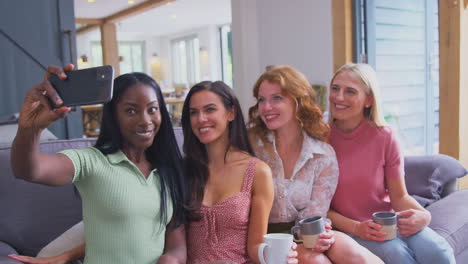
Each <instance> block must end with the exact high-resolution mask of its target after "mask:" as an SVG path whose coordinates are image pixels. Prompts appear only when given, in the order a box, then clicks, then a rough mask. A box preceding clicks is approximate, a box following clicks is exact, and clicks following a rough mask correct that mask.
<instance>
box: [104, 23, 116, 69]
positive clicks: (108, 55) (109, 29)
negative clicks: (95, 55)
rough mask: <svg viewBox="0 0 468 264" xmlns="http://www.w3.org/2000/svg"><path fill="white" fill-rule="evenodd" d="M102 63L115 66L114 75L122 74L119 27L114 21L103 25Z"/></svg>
mask: <svg viewBox="0 0 468 264" xmlns="http://www.w3.org/2000/svg"><path fill="white" fill-rule="evenodd" d="M101 45H102V64H103V65H112V66H113V67H114V76H115V77H117V76H119V75H120V66H119V45H118V42H117V27H116V25H115V24H114V23H105V24H102V25H101Z"/></svg>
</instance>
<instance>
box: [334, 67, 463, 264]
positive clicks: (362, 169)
mask: <svg viewBox="0 0 468 264" xmlns="http://www.w3.org/2000/svg"><path fill="white" fill-rule="evenodd" d="M378 89H379V88H378V82H377V75H376V73H375V71H374V70H373V69H372V68H371V67H370V66H369V65H367V64H353V63H350V64H346V65H344V66H342V67H341V68H340V69H339V70H338V71H337V72H336V73H335V75H334V77H333V78H332V80H331V84H330V95H329V103H330V114H331V117H330V125H331V135H330V144H331V145H332V146H333V148H334V149H335V151H336V154H337V158H338V164H339V167H340V177H339V181H338V187H337V190H336V193H335V196H334V197H333V201H332V204H331V210H330V212H329V217H330V218H331V219H332V221H333V223H334V225H335V226H336V227H337V228H338V229H340V230H342V231H344V232H346V233H348V234H349V235H350V236H352V237H353V238H354V239H355V240H356V241H357V242H358V243H359V244H361V245H363V246H364V247H366V248H368V249H369V250H370V251H372V252H373V253H374V254H376V255H377V256H379V257H380V258H381V259H382V260H383V261H384V262H385V263H455V258H454V256H453V250H452V248H451V247H450V246H449V245H448V243H447V242H446V241H445V240H444V239H443V238H442V237H441V236H439V235H438V234H437V233H435V232H434V231H433V230H431V229H430V228H429V227H427V225H428V224H429V222H430V221H431V214H430V213H429V212H428V211H427V210H425V209H424V208H423V207H422V206H421V205H419V203H418V202H417V201H416V200H415V199H413V198H412V197H411V196H410V195H409V194H408V192H407V190H406V186H405V179H404V170H403V154H402V153H401V151H400V148H399V145H398V142H397V139H396V135H395V133H394V132H393V131H392V129H391V128H390V127H388V126H387V125H386V123H385V121H384V119H383V116H382V112H381V108H380V107H381V106H380V103H379V97H378V94H377V92H378ZM379 211H388V212H391V211H396V214H397V215H398V216H399V219H398V224H397V225H398V232H399V235H398V236H397V238H395V239H393V240H385V236H386V235H387V234H386V233H385V232H383V231H382V230H380V229H381V227H382V226H381V225H378V224H376V223H374V222H373V221H372V220H371V219H372V214H373V213H375V212H379Z"/></svg>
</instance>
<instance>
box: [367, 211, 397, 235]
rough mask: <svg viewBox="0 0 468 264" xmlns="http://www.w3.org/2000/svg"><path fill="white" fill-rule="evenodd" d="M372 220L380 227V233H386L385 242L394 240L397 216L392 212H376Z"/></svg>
mask: <svg viewBox="0 0 468 264" xmlns="http://www.w3.org/2000/svg"><path fill="white" fill-rule="evenodd" d="M372 220H373V221H374V223H377V224H379V225H381V226H382V229H380V231H383V232H385V233H387V235H386V236H385V240H392V239H395V238H396V236H397V222H398V221H397V220H398V216H397V215H396V213H393V212H376V213H373V214H372Z"/></svg>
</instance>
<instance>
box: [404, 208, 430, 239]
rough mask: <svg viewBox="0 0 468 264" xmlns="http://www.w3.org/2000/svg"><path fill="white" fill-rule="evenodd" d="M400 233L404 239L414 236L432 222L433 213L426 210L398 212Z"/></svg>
mask: <svg viewBox="0 0 468 264" xmlns="http://www.w3.org/2000/svg"><path fill="white" fill-rule="evenodd" d="M397 215H398V231H399V233H400V235H402V236H403V237H408V236H411V235H414V234H415V233H417V232H419V231H421V230H422V229H423V228H424V227H426V226H427V225H428V224H429V222H430V221H431V213H429V212H428V211H426V210H424V211H422V210H415V209H409V210H404V211H400V212H397Z"/></svg>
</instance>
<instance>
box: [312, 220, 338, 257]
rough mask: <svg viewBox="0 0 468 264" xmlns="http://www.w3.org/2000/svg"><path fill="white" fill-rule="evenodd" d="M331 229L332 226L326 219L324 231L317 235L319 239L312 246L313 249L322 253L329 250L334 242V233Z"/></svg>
mask: <svg viewBox="0 0 468 264" xmlns="http://www.w3.org/2000/svg"><path fill="white" fill-rule="evenodd" d="M331 229H332V226H331V225H330V224H329V223H328V222H327V221H325V232H323V233H321V234H320V235H319V240H318V241H317V244H316V245H315V246H314V247H313V250H314V251H317V252H320V253H323V252H325V251H327V250H329V249H330V247H331V246H332V245H333V243H335V233H334V232H333V231H332V230H331Z"/></svg>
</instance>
